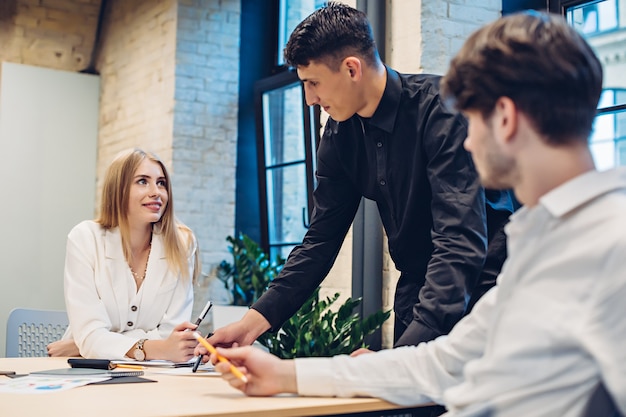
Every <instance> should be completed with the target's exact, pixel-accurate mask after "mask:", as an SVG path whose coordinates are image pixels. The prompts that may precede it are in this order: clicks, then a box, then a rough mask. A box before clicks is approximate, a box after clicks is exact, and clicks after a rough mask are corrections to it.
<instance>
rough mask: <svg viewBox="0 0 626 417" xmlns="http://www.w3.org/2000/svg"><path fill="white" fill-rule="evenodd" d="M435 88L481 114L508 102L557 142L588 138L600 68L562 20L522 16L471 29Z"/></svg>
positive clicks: (533, 14)
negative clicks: (499, 101)
mask: <svg viewBox="0 0 626 417" xmlns="http://www.w3.org/2000/svg"><path fill="white" fill-rule="evenodd" d="M441 91H442V95H443V96H444V97H445V98H446V100H449V101H451V102H452V103H453V104H454V106H455V107H456V108H457V109H458V110H461V111H465V110H477V111H480V112H481V114H482V115H483V117H488V116H489V115H490V114H491V113H492V111H493V109H494V106H495V103H496V101H497V100H498V99H499V98H500V97H508V98H510V99H511V100H513V102H514V103H515V105H516V106H517V107H518V108H519V109H520V111H522V112H523V113H524V114H525V115H526V116H528V117H529V119H530V120H531V121H532V123H533V124H534V127H535V128H536V129H537V131H538V132H540V133H541V134H542V135H544V137H545V138H546V140H547V141H548V142H549V143H551V144H553V145H558V144H562V143H564V142H566V141H570V140H572V139H585V140H586V139H587V138H588V136H589V134H590V133H591V128H592V124H593V120H594V117H595V114H596V108H597V105H598V100H599V98H600V93H601V92H602V65H601V64H600V62H599V60H598V58H597V57H596V56H595V54H594V52H593V50H592V49H591V47H590V46H589V45H588V44H587V42H586V41H585V39H584V38H583V37H582V36H581V35H580V34H578V32H576V30H575V29H574V28H572V27H571V26H570V25H569V24H568V23H567V22H566V21H565V19H564V18H563V17H562V16H559V15H551V14H547V13H540V12H536V11H526V12H521V13H517V14H512V15H508V16H506V17H503V18H501V19H498V20H496V21H495V22H493V23H491V24H489V25H487V26H485V27H483V28H481V29H479V30H478V31H476V32H474V33H473V34H472V35H471V36H470V37H469V39H468V40H467V42H466V43H465V44H464V46H463V47H462V48H461V50H460V51H459V53H458V54H457V55H456V57H454V59H452V61H451V63H450V69H449V70H448V73H447V74H446V75H445V76H444V78H443V79H442V81H441Z"/></svg>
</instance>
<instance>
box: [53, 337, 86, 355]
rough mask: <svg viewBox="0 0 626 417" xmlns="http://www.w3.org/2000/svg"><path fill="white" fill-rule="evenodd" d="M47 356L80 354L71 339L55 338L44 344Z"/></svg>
mask: <svg viewBox="0 0 626 417" xmlns="http://www.w3.org/2000/svg"><path fill="white" fill-rule="evenodd" d="M46 347H47V349H48V356H80V352H79V351H78V346H76V343H74V339H72V340H57V341H56V342H52V343H50V344H49V345H48V346H46Z"/></svg>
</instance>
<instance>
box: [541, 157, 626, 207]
mask: <svg viewBox="0 0 626 417" xmlns="http://www.w3.org/2000/svg"><path fill="white" fill-rule="evenodd" d="M620 188H626V167H620V168H616V169H611V170H608V171H603V172H598V171H595V170H593V171H589V172H586V173H584V174H582V175H579V176H577V177H576V178H574V179H572V180H570V181H568V182H566V183H565V184H563V185H560V186H559V187H557V188H555V189H554V190H552V191H550V192H549V193H547V194H545V195H544V196H542V197H541V198H540V199H539V203H540V204H541V205H542V206H544V207H545V208H546V210H548V211H549V212H550V213H551V214H552V215H553V216H555V217H561V216H564V215H566V214H567V213H569V212H571V211H572V210H574V209H576V208H578V207H580V206H582V205H583V204H586V203H588V202H589V201H591V200H594V199H596V198H598V197H600V196H601V195H603V194H606V193H608V192H611V191H614V190H616V189H620Z"/></svg>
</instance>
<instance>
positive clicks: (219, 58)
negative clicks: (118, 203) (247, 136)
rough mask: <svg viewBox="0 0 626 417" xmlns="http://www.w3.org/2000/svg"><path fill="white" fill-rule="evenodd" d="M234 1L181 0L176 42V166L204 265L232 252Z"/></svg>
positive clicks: (183, 208) (184, 210)
mask: <svg viewBox="0 0 626 417" xmlns="http://www.w3.org/2000/svg"><path fill="white" fill-rule="evenodd" d="M240 14H241V5H240V2H239V1H238V0H180V1H179V2H178V26H177V33H176V37H177V41H176V67H175V74H176V92H175V96H174V97H175V106H174V134H173V144H172V149H173V165H174V171H175V175H176V181H177V183H176V186H177V191H178V190H180V193H179V195H180V198H181V199H182V200H183V201H185V202H186V204H185V205H179V206H178V208H177V213H178V214H179V216H180V217H181V218H182V219H184V221H185V222H187V223H188V224H189V225H190V226H191V227H192V228H193V229H194V231H195V233H196V236H197V237H198V240H199V242H200V245H201V249H202V261H203V264H204V268H203V270H204V271H206V272H209V271H210V270H212V269H213V268H214V266H215V265H217V264H219V262H220V261H221V260H223V259H230V255H229V253H228V251H227V247H228V242H227V241H226V237H227V236H228V235H232V234H233V233H234V229H235V168H236V163H237V155H236V151H237V114H238V113H237V108H238V107H237V106H238V98H239V97H238V91H239V21H240Z"/></svg>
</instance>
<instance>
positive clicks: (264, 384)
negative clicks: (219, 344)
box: [211, 346, 298, 396]
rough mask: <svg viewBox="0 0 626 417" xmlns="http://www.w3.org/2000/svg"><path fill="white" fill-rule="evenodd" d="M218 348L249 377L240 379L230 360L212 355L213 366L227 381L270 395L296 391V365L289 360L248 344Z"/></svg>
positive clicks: (248, 392) (250, 391) (256, 393)
mask: <svg viewBox="0 0 626 417" xmlns="http://www.w3.org/2000/svg"><path fill="white" fill-rule="evenodd" d="M217 352H218V353H219V354H220V355H221V356H223V357H225V358H226V359H228V360H229V361H231V363H232V364H233V365H235V366H237V367H238V368H239V370H240V371H241V372H242V373H243V374H244V375H245V376H246V378H248V382H247V383H246V382H243V381H242V380H241V379H239V378H237V376H235V375H234V374H233V373H232V372H231V371H230V364H228V363H224V362H219V361H218V359H217V356H216V355H211V362H213V363H216V365H215V369H216V370H217V371H218V372H220V373H221V374H222V378H224V379H225V380H226V381H228V383H229V384H230V385H232V386H233V387H235V388H237V389H238V390H241V391H243V392H244V393H245V394H246V395H251V396H269V395H275V394H280V393H297V392H298V386H297V380H296V367H295V364H294V362H293V361H292V360H281V359H279V358H277V357H276V356H274V355H272V354H270V353H267V352H265V351H263V350H261V349H258V348H254V347H251V346H245V347H240V348H232V349H224V348H218V349H217Z"/></svg>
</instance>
